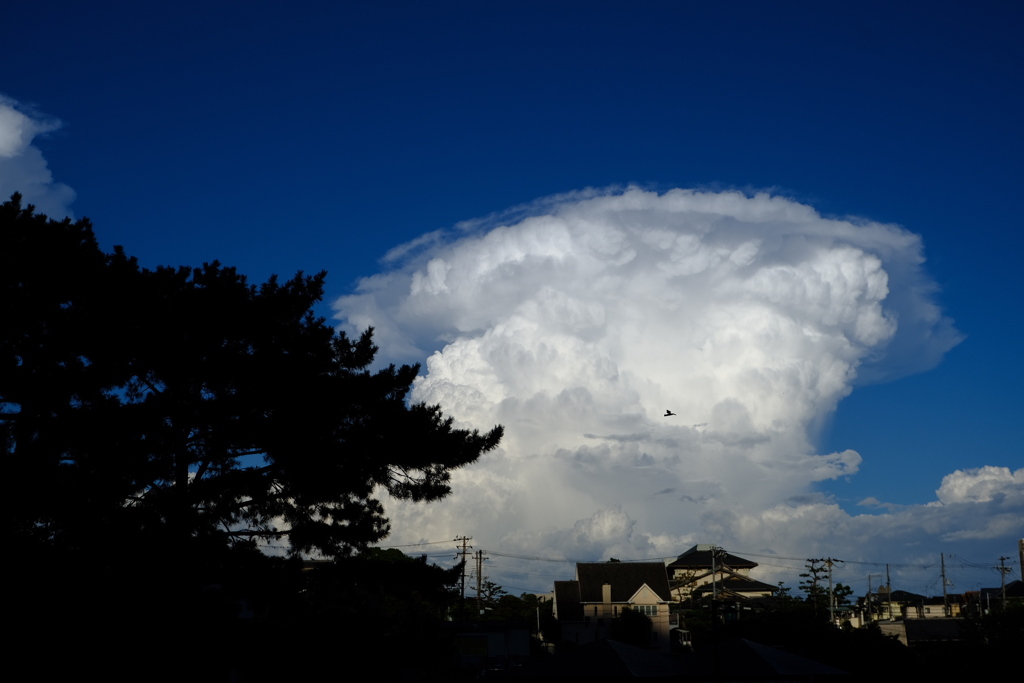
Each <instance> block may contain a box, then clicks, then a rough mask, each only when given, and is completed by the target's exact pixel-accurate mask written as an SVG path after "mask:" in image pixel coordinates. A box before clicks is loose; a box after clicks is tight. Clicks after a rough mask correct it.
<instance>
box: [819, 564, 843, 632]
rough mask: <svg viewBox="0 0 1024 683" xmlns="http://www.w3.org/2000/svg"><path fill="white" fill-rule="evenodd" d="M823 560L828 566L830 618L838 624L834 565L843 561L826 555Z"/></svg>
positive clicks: (834, 623)
mask: <svg viewBox="0 0 1024 683" xmlns="http://www.w3.org/2000/svg"><path fill="white" fill-rule="evenodd" d="M822 562H824V563H825V565H826V566H827V567H828V618H829V620H830V621H831V622H832V625H833V626H835V625H836V594H835V591H833V590H832V565H833V564H835V563H836V562H842V560H837V559H835V558H832V557H826V558H825V559H824V560H822Z"/></svg>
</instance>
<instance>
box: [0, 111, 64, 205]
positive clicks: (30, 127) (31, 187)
mask: <svg viewBox="0 0 1024 683" xmlns="http://www.w3.org/2000/svg"><path fill="white" fill-rule="evenodd" d="M60 125H61V124H60V122H59V121H57V120H55V119H52V118H49V117H46V116H42V115H40V114H37V113H36V112H34V111H33V110H31V109H30V108H27V107H24V106H22V105H20V104H19V103H18V102H16V101H15V100H13V99H11V98H9V97H5V96H3V95H0V201H6V200H7V199H9V198H10V196H11V195H12V194H14V193H15V192H20V193H21V194H22V196H23V198H24V203H26V204H34V205H35V206H36V209H37V210H38V211H39V212H40V213H45V214H46V215H48V216H50V217H51V218H56V219H58V220H59V219H62V218H64V217H65V216H69V215H71V211H70V210H69V209H68V206H69V205H70V204H71V202H72V201H74V199H75V192H74V190H72V189H71V188H70V187H68V186H67V185H65V184H63V183H57V182H54V180H53V174H52V173H50V169H49V167H48V166H47V164H46V159H45V158H44V157H43V153H42V151H40V149H39V148H38V147H36V146H35V145H33V144H32V141H33V140H34V139H35V138H36V137H37V136H39V135H42V134H44V133H49V132H51V131H54V130H56V129H57V128H60Z"/></svg>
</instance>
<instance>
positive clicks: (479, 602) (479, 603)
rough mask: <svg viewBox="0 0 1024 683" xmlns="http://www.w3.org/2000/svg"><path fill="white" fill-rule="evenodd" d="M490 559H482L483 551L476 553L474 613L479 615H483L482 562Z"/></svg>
mask: <svg viewBox="0 0 1024 683" xmlns="http://www.w3.org/2000/svg"><path fill="white" fill-rule="evenodd" d="M488 559H490V558H488V557H484V551H483V550H477V551H476V613H477V615H481V614H483V613H484V607H483V590H484V585H483V584H484V560H488Z"/></svg>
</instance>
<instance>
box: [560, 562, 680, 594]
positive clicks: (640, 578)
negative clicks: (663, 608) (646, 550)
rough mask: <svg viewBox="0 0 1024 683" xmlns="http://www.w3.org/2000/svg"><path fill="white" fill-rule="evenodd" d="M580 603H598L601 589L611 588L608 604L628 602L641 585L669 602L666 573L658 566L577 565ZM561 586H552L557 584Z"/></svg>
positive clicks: (593, 563)
mask: <svg viewBox="0 0 1024 683" xmlns="http://www.w3.org/2000/svg"><path fill="white" fill-rule="evenodd" d="M576 579H577V580H578V581H579V586H580V589H579V590H580V593H579V595H580V597H579V599H580V600H581V601H582V602H602V593H601V588H602V586H603V585H604V584H606V583H607V584H611V587H612V602H629V600H630V598H632V597H633V596H634V595H636V592H637V591H638V590H640V589H641V588H642V587H643V586H644V585H645V584H646V585H647V587H648V588H650V589H651V590H652V591H654V593H655V594H656V595H657V596H658V598H659V599H661V600H664V601H665V602H669V601H671V600H672V593H671V591H670V590H669V587H668V572H666V571H665V565H664V564H662V563H661V562H580V563H578V564H577V565H576ZM558 583H562V582H556V589H557V584H558Z"/></svg>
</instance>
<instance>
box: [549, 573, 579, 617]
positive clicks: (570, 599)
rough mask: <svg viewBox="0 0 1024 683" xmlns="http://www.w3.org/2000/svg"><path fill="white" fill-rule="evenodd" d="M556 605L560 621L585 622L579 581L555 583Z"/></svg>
mask: <svg viewBox="0 0 1024 683" xmlns="http://www.w3.org/2000/svg"><path fill="white" fill-rule="evenodd" d="M555 605H557V606H558V619H559V620H560V621H583V605H582V604H580V583H579V581H555Z"/></svg>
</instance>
